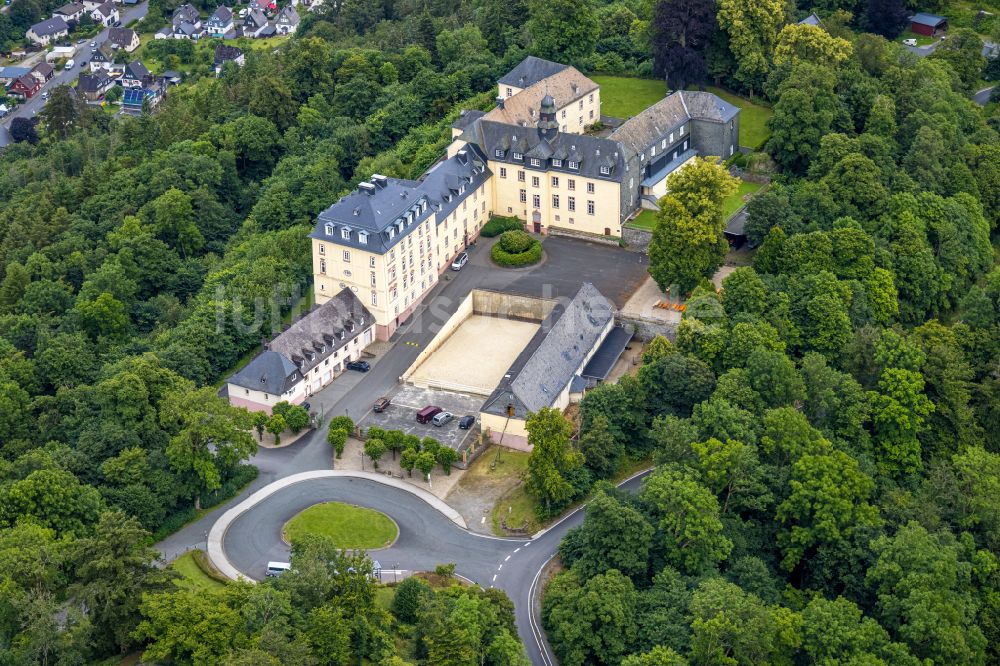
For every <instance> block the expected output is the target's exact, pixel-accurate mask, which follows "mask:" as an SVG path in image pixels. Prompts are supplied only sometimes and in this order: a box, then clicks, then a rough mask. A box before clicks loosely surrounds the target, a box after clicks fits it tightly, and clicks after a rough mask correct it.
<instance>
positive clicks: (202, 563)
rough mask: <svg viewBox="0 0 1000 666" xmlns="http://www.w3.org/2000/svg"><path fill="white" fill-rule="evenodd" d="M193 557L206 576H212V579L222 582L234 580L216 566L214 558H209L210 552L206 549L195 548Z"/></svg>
mask: <svg viewBox="0 0 1000 666" xmlns="http://www.w3.org/2000/svg"><path fill="white" fill-rule="evenodd" d="M193 558H194V563H195V564H196V565H198V568H199V569H201V572H202V573H203V574H205V575H206V576H208V577H209V578H211V579H212V580H214V581H218V582H220V583H231V582H232V580H230V579H229V576H227V575H226V574H224V573H222V572H221V571H219V570H218V569H216V568H215V565H214V564H212V560H210V559H208V553H206V552H205V551H203V550H201V549H198V550H195V551H194V555H193Z"/></svg>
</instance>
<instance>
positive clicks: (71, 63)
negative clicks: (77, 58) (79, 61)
mask: <svg viewBox="0 0 1000 666" xmlns="http://www.w3.org/2000/svg"><path fill="white" fill-rule="evenodd" d="M73 65H74V63H73V59H72V58H70V59H69V60H67V61H66V64H65V65H63V69H73Z"/></svg>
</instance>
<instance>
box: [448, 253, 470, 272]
mask: <svg viewBox="0 0 1000 666" xmlns="http://www.w3.org/2000/svg"><path fill="white" fill-rule="evenodd" d="M467 263H469V254H468V253H467V252H462V253H461V254H459V255H458V256H457V257H455V261H453V262H451V270H453V271H460V270H462V266H465V265H466V264H467Z"/></svg>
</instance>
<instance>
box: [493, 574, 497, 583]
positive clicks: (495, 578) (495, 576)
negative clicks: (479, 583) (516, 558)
mask: <svg viewBox="0 0 1000 666" xmlns="http://www.w3.org/2000/svg"><path fill="white" fill-rule="evenodd" d="M493 582H494V583H495V582H497V575H496V574H493Z"/></svg>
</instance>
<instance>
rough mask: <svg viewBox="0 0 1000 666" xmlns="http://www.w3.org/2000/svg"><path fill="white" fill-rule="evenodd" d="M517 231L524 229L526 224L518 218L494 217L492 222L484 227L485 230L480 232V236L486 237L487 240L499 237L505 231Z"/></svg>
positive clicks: (491, 219)
mask: <svg viewBox="0 0 1000 666" xmlns="http://www.w3.org/2000/svg"><path fill="white" fill-rule="evenodd" d="M515 229H524V223H522V222H521V220H520V219H518V218H516V217H493V218H490V221H489V222H487V223H486V224H484V225H483V228H482V229H481V230H480V231H479V235H481V236H486V237H487V238H493V237H494V236H499V235H500V234H502V233H503V232H505V231H512V230H515Z"/></svg>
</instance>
